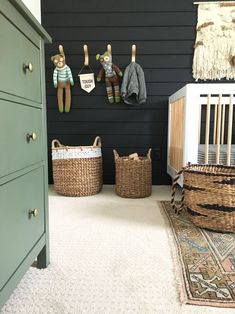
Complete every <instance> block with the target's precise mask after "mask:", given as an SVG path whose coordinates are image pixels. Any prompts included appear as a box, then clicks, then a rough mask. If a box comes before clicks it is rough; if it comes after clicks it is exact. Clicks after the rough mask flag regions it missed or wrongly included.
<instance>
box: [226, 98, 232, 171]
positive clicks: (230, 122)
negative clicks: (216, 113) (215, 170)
mask: <svg viewBox="0 0 235 314" xmlns="http://www.w3.org/2000/svg"><path fill="white" fill-rule="evenodd" d="M232 128H233V95H232V94H231V95H230V100H229V113H228V137H227V165H228V166H230V162H231V144H232Z"/></svg>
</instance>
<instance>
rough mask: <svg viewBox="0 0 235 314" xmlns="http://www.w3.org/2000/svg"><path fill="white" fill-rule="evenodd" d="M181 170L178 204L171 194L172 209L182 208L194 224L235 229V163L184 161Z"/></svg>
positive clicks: (221, 229) (178, 209)
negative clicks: (180, 196) (178, 204)
mask: <svg viewBox="0 0 235 314" xmlns="http://www.w3.org/2000/svg"><path fill="white" fill-rule="evenodd" d="M181 173H183V177H184V185H183V194H182V200H181V205H180V207H179V208H176V206H175V205H174V197H173V198H172V205H173V208H174V209H176V211H181V210H182V209H183V208H185V209H186V210H187V212H188V215H189V218H190V220H191V221H192V222H193V223H194V224H195V225H196V226H198V227H201V228H207V229H211V230H215V231H223V232H235V167H230V166H222V165H199V164H196V165H188V166H187V167H185V168H184V169H182V171H181ZM179 174H180V173H179ZM178 177H179V176H178ZM176 179H177V178H176ZM175 183H176V180H174V184H175ZM173 196H174V191H173Z"/></svg>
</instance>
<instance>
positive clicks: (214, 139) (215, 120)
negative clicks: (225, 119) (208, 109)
mask: <svg viewBox="0 0 235 314" xmlns="http://www.w3.org/2000/svg"><path fill="white" fill-rule="evenodd" d="M217 110H218V106H217V104H215V111H214V133H213V144H216V133H217Z"/></svg>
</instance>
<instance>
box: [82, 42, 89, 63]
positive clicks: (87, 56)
mask: <svg viewBox="0 0 235 314" xmlns="http://www.w3.org/2000/svg"><path fill="white" fill-rule="evenodd" d="M83 50H84V56H85V59H84V65H86V66H88V65H89V55H88V47H87V45H84V46H83Z"/></svg>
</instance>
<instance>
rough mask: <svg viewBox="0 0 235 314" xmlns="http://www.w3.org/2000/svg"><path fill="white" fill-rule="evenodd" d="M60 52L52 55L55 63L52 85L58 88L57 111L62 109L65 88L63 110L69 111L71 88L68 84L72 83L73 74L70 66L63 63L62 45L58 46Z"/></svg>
mask: <svg viewBox="0 0 235 314" xmlns="http://www.w3.org/2000/svg"><path fill="white" fill-rule="evenodd" d="M59 50H60V54H58V55H55V56H52V57H51V61H52V62H53V63H54V65H55V69H54V73H53V83H54V87H55V88H58V91H57V98H58V107H59V112H63V111H64V104H63V94H64V90H65V112H69V111H70V107H71V90H70V85H72V86H73V85H74V82H73V76H72V72H71V69H70V67H69V66H68V65H67V64H66V63H65V54H64V50H63V47H62V46H61V45H60V46H59Z"/></svg>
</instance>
